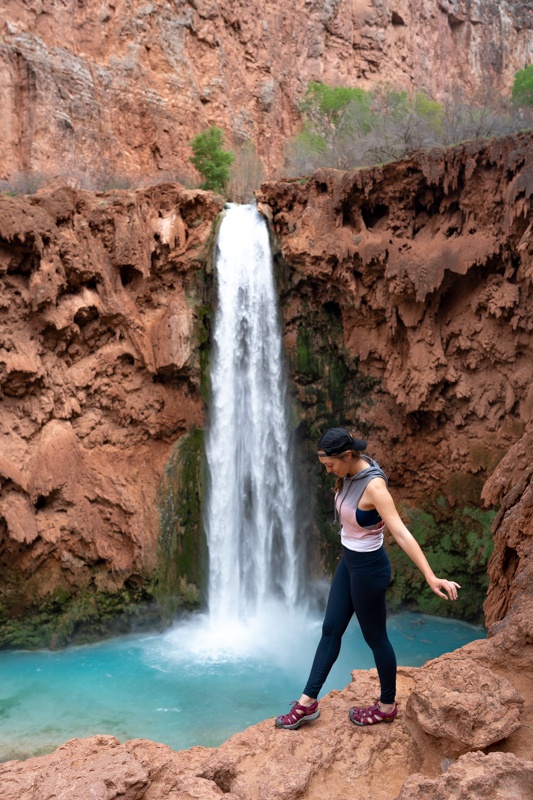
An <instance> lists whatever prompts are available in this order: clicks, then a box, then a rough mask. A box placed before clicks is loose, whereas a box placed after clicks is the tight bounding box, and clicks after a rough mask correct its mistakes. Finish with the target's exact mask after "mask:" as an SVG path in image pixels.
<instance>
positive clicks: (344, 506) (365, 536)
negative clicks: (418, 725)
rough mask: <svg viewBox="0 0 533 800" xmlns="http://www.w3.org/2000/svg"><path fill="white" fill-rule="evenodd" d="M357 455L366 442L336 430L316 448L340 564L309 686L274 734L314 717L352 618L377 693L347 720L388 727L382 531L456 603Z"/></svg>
mask: <svg viewBox="0 0 533 800" xmlns="http://www.w3.org/2000/svg"><path fill="white" fill-rule="evenodd" d="M365 449H366V442H364V441H362V440H361V439H354V438H353V437H352V436H351V434H350V433H349V432H348V431H347V430H345V429H344V428H330V429H329V430H327V431H326V433H325V434H324V435H323V436H322V437H321V439H320V441H319V443H318V453H317V455H318V458H319V460H320V462H321V463H322V464H323V465H324V466H325V468H326V471H327V472H331V473H333V474H334V475H336V476H337V482H336V484H335V510H336V518H337V516H338V518H339V520H340V524H341V530H340V535H341V543H342V558H341V561H340V563H339V565H338V567H337V570H336V572H335V575H334V577H333V582H332V584H331V589H330V593H329V598H328V604H327V608H326V616H325V619H324V625H323V628H322V638H321V640H320V642H319V645H318V648H317V651H316V655H315V659H314V661H313V666H312V668H311V673H310V675H309V680H308V681H307V684H306V686H305V689H304V691H303V694H302V696H301V697H300V699H299V700H298V701H297V702H295V703H293V706H292V709H291V711H290V712H289V714H285V715H282V716H279V717H276V726H277V727H278V728H286V729H288V730H294V729H296V728H299V727H300V725H302V724H303V723H304V722H311V721H312V720H314V719H317V718H318V717H319V716H320V711H319V710H318V700H317V697H318V694H319V692H320V690H321V689H322V686H323V684H324V682H325V680H326V678H327V676H328V674H329V671H330V670H331V667H332V666H333V664H334V663H335V661H336V659H337V656H338V655H339V651H340V646H341V639H342V636H343V634H344V631H345V630H346V628H347V626H348V623H349V621H350V619H351V617H352V615H353V613H354V612H355V614H356V616H357V619H358V621H359V624H360V626H361V631H362V633H363V636H364V639H365V641H366V643H367V644H368V645H369V647H370V648H371V650H372V653H373V655H374V660H375V662H376V667H377V672H378V677H379V682H380V687H381V693H380V698H379V701H378V702H376V703H374V704H373V705H370V706H367V707H363V708H352V709H350V712H349V717H350V720H351V721H352V722H353V723H354V724H355V725H375V724H376V723H378V722H392V721H393V720H394V719H395V717H396V715H397V713H398V708H397V706H396V703H395V697H396V656H395V654H394V650H393V648H392V645H391V643H390V641H389V638H388V636H387V629H386V615H387V611H386V605H385V591H386V589H387V586H388V585H389V583H390V579H391V566H390V561H389V558H388V556H387V553H386V552H385V549H384V547H383V530H384V528H385V525H386V526H387V528H388V530H389V531H390V533H391V534H392V535H393V537H394V538H395V540H396V541H397V542H398V544H399V545H400V547H401V548H402V550H404V551H405V552H406V553H407V555H408V556H409V558H410V559H411V560H412V561H413V562H414V563H415V564H416V566H417V567H418V569H419V570H420V571H421V572H422V574H423V576H424V578H425V579H426V581H427V582H428V584H429V586H430V587H431V589H432V590H433V591H434V592H435V594H437V595H438V596H439V597H443V598H444V599H445V600H447V599H448V598H449V599H450V600H456V599H457V590H458V589H460V588H461V587H460V586H459V584H458V583H455V582H454V581H448V580H445V579H444V578H437V577H436V576H435V574H434V573H433V571H432V569H431V567H430V566H429V563H428V561H427V559H426V557H425V555H424V554H423V552H422V550H421V549H420V547H419V545H418V543H417V542H416V540H415V539H414V537H413V536H412V534H411V533H410V532H409V531H408V530H407V528H406V527H405V525H404V524H403V522H402V520H401V519H400V515H399V514H398V511H397V509H396V506H395V505H394V500H393V499H392V497H391V495H390V493H389V490H388V488H387V476H386V475H385V473H384V472H383V470H381V469H380V467H379V465H378V464H377V463H376V462H375V461H374V460H373V459H371V458H369V457H368V456H366V455H361V453H360V451H361V450H365Z"/></svg>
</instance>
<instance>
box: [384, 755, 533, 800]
mask: <svg viewBox="0 0 533 800" xmlns="http://www.w3.org/2000/svg"><path fill="white" fill-rule="evenodd" d="M452 797H453V800H472V798H475V797H482V798H484V800H501V798H509V800H511V798H512V800H529V798H530V797H533V761H525V760H524V759H520V758H516V756H514V755H513V754H512V753H490V754H489V755H485V754H484V753H468V754H467V755H464V756H461V758H460V759H459V760H458V761H456V762H455V763H454V764H452V765H451V766H450V767H449V769H448V770H447V771H446V772H445V774H444V775H442V776H440V777H438V778H428V777H426V776H424V775H411V777H409V778H408V779H407V780H406V781H405V783H404V785H403V787H402V791H401V792H400V794H399V795H398V798H397V800H443V798H452Z"/></svg>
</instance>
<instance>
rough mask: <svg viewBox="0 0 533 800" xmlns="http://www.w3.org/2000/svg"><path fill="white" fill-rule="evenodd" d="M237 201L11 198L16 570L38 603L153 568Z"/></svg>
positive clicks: (7, 338) (196, 406)
mask: <svg viewBox="0 0 533 800" xmlns="http://www.w3.org/2000/svg"><path fill="white" fill-rule="evenodd" d="M222 206H223V200H222V198H220V197H217V196H214V195H212V194H210V193H205V192H191V191H188V190H185V189H183V187H180V186H179V185H176V184H174V185H168V184H167V185H160V186H158V187H153V188H150V189H146V190H144V191H140V192H137V193H125V192H120V193H118V192H117V193H108V194H100V195H92V194H90V193H88V192H76V191H72V190H68V189H66V188H65V187H61V188H55V189H52V190H50V191H43V192H41V193H40V194H39V195H36V196H35V197H33V198H32V199H27V198H18V197H17V198H15V197H6V196H1V197H0V285H1V292H0V304H1V306H2V318H1V323H0V391H1V393H2V411H1V414H0V446H1V450H2V454H1V456H0V489H1V495H0V536H1V537H2V548H3V551H2V558H1V567H2V570H3V576H4V577H5V576H6V575H9V574H12V573H15V574H17V575H18V576H20V578H21V579H22V580H23V581H25V584H24V585H25V591H26V601H25V602H27V603H31V602H32V601H39V599H41V598H43V597H44V596H46V595H50V594H51V593H53V592H54V590H55V589H57V588H61V589H62V590H63V591H69V590H72V589H74V590H75V591H78V590H79V589H81V588H84V587H89V586H90V587H93V588H94V587H95V588H96V589H98V590H101V591H115V590H117V589H120V588H122V587H123V586H124V585H125V584H126V583H127V582H128V581H129V582H130V584H129V585H132V583H131V582H133V585H142V582H143V581H144V580H145V579H146V577H147V576H149V575H151V574H152V573H153V570H154V566H155V557H156V549H157V541H158V534H159V519H158V512H157V492H158V486H159V482H160V479H161V474H162V472H163V469H164V466H165V464H166V462H167V461H168V458H169V456H170V453H171V450H172V447H173V446H174V444H175V441H176V439H178V438H179V437H180V436H181V435H182V434H183V433H185V432H186V431H187V430H189V429H190V428H191V427H193V426H194V425H195V424H200V423H201V422H202V420H203V402H202V399H201V396H200V360H199V357H200V354H199V335H200V333H199V326H200V321H199V319H198V314H197V311H198V308H199V307H200V306H201V304H202V303H205V302H206V296H205V295H206V292H208V288H207V282H206V275H207V272H208V270H209V265H208V264H207V261H206V259H207V255H208V249H209V248H208V242H209V237H210V236H211V232H212V223H213V220H214V218H215V217H216V215H217V214H218V213H219V211H220V210H221V209H222ZM37 564H38V565H39V568H38V569H36V565H37ZM3 589H6V582H5V581H4V586H3ZM4 599H5V598H4ZM8 607H9V603H8Z"/></svg>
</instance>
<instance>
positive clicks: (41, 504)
mask: <svg viewBox="0 0 533 800" xmlns="http://www.w3.org/2000/svg"><path fill="white" fill-rule="evenodd" d="M59 495H60V490H59V489H52V491H51V492H48V494H40V495H38V496H37V500H36V501H35V503H34V504H33V507H34V508H35V510H36V511H42V510H43V509H44V508H49V507H50V506H51V505H52V504H53V503H54V502H55V500H57V499H58V497H59Z"/></svg>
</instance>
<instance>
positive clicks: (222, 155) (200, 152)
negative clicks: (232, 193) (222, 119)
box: [190, 125, 235, 192]
mask: <svg viewBox="0 0 533 800" xmlns="http://www.w3.org/2000/svg"><path fill="white" fill-rule="evenodd" d="M223 140H224V137H223V133H222V131H221V130H220V128H217V127H216V126H214V125H213V126H211V127H210V128H207V130H205V131H202V133H198V134H196V136H195V137H194V138H193V139H192V141H191V147H192V149H193V153H194V156H193V157H192V158H191V159H190V161H191V163H192V164H193V166H194V167H195V168H196V169H197V170H198V172H199V173H200V175H202V177H203V178H204V180H203V183H202V184H201V187H200V188H202V189H210V190H211V191H213V192H223V191H224V189H225V188H226V185H227V183H228V181H229V178H230V166H231V164H232V163H233V161H234V158H235V156H234V155H233V153H232V152H231V151H230V150H224V149H223Z"/></svg>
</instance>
